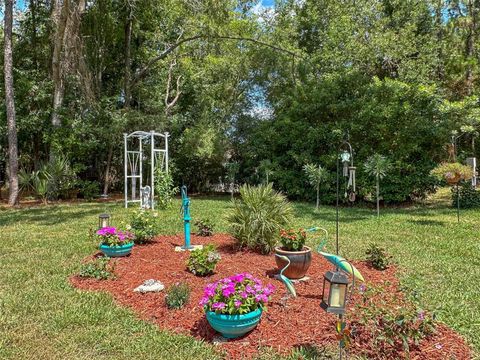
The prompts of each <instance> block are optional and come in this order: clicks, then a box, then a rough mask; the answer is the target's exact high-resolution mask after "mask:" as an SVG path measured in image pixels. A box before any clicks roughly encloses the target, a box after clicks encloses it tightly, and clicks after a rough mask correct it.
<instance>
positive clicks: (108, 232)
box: [97, 227, 134, 246]
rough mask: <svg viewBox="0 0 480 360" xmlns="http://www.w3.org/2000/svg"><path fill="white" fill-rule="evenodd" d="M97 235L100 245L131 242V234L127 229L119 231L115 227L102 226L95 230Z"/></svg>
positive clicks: (118, 244)
mask: <svg viewBox="0 0 480 360" xmlns="http://www.w3.org/2000/svg"><path fill="white" fill-rule="evenodd" d="M97 237H98V238H99V240H100V242H101V244H102V245H106V246H122V245H127V244H130V243H132V242H133V238H134V236H133V234H132V233H130V232H128V231H121V230H118V229H117V228H115V227H104V228H101V229H100V230H98V231H97Z"/></svg>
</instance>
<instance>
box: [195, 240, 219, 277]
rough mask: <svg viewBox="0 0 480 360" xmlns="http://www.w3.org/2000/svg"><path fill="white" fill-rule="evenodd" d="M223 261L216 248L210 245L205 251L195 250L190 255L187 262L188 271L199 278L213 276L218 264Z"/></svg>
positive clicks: (204, 248)
mask: <svg viewBox="0 0 480 360" xmlns="http://www.w3.org/2000/svg"><path fill="white" fill-rule="evenodd" d="M220 259H221V256H220V254H219V253H218V252H217V251H216V249H215V246H214V245H212V244H209V245H207V246H205V247H203V249H195V250H193V251H192V252H191V253H190V256H189V258H188V260H187V268H188V270H189V271H190V272H191V273H193V274H194V275H197V276H206V275H211V274H213V272H214V271H215V266H216V265H217V262H218V261H219V260H220Z"/></svg>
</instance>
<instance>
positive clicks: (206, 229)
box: [194, 219, 213, 236]
mask: <svg viewBox="0 0 480 360" xmlns="http://www.w3.org/2000/svg"><path fill="white" fill-rule="evenodd" d="M194 225H195V226H196V227H197V229H198V230H197V235H198V236H212V235H213V223H212V221H211V220H210V219H200V220H197V221H195V223H194Z"/></svg>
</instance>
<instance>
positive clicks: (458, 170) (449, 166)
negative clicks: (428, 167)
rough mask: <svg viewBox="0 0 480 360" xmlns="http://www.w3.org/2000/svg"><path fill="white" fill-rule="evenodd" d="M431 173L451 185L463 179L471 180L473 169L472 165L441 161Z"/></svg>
mask: <svg viewBox="0 0 480 360" xmlns="http://www.w3.org/2000/svg"><path fill="white" fill-rule="evenodd" d="M431 174H432V175H433V176H435V177H436V178H438V179H440V180H445V181H446V182H447V183H449V184H450V185H455V184H457V183H458V182H459V181H461V180H470V179H471V178H472V177H473V170H472V168H471V167H470V166H468V165H463V164H460V163H458V162H455V163H441V164H440V165H438V166H437V167H436V168H434V169H433V170H432V171H431Z"/></svg>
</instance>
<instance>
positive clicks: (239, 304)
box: [233, 300, 242, 308]
mask: <svg viewBox="0 0 480 360" xmlns="http://www.w3.org/2000/svg"><path fill="white" fill-rule="evenodd" d="M233 304H234V305H235V307H236V308H239V307H240V306H242V302H241V301H240V300H235V301H234V302H233Z"/></svg>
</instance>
